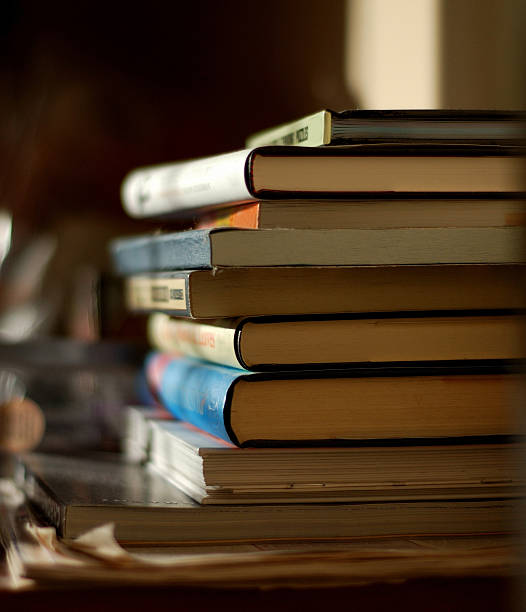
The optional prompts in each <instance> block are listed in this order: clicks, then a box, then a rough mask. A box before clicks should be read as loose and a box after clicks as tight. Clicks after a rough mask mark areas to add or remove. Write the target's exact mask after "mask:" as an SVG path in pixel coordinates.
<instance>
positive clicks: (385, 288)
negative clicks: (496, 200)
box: [125, 265, 524, 319]
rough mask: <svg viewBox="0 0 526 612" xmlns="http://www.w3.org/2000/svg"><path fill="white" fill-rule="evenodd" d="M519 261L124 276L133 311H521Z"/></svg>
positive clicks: (197, 314)
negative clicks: (500, 263) (503, 264)
mask: <svg viewBox="0 0 526 612" xmlns="http://www.w3.org/2000/svg"><path fill="white" fill-rule="evenodd" d="M523 286H524V268H523V267H522V266H498V265H494V266H483V265H478V266H471V265H465V266H447V265H444V266H398V267H397V266H392V267H377V266H361V267H339V268H338V267H324V268H321V267H299V266H297V267H283V268H222V269H219V270H182V271H179V272H166V273H157V274H139V275H134V276H131V277H129V278H127V279H126V282H125V291H126V303H127V305H128V307H129V308H130V309H131V310H133V311H138V312H151V311H161V312H166V313H168V314H173V315H176V316H182V317H190V318H196V319H207V318H214V319H215V318H218V317H239V316H260V315H278V314H279V315H288V314H324V313H328V314H332V313H338V312H341V313H343V312H345V313H352V312H381V311H405V310H407V311H415V310H474V309H502V308H511V309H514V308H516V309H521V308H523V307H524V292H523Z"/></svg>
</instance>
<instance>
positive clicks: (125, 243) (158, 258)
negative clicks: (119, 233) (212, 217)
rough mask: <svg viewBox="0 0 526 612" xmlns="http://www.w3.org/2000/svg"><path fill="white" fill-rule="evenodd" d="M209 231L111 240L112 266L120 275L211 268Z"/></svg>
mask: <svg viewBox="0 0 526 612" xmlns="http://www.w3.org/2000/svg"><path fill="white" fill-rule="evenodd" d="M212 231H213V230H212ZM210 232H211V230H194V231H190V232H170V233H167V234H152V235H147V236H140V237H138V238H120V239H117V240H114V241H112V243H111V244H110V252H111V258H112V262H113V267H114V269H115V271H116V272H117V273H118V274H120V275H123V276H126V275H129V274H141V273H143V272H155V271H157V270H172V269H178V270H194V269H198V268H210V265H211V263H210V262H211V256H212V253H211V248H210Z"/></svg>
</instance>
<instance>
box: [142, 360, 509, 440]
mask: <svg viewBox="0 0 526 612" xmlns="http://www.w3.org/2000/svg"><path fill="white" fill-rule="evenodd" d="M145 370H146V376H147V379H148V382H149V385H150V387H151V389H152V392H153V393H154V395H155V396H156V397H157V398H158V399H159V401H160V403H161V404H162V405H163V406H164V407H165V408H166V409H168V410H169V411H170V412H171V413H172V414H173V415H174V416H175V417H176V418H178V419H180V420H182V421H186V422H188V423H190V424H191V425H195V426H196V427H199V428H200V429H203V430H204V431H206V432H207V433H210V434H212V435H214V436H217V437H218V438H221V439H222V440H226V441H227V442H232V443H233V444H236V445H238V446H257V445H263V446H264V445H287V444H298V445H301V444H305V443H310V444H314V443H316V444H318V445H323V444H330V443H332V444H335V443H344V442H351V441H356V440H380V439H385V440H387V439H389V440H397V439H398V440H399V439H421V438H452V437H457V438H460V437H469V436H497V435H503V436H506V435H515V434H518V420H517V414H516V411H517V409H518V405H516V403H518V400H517V398H518V391H519V385H520V376H519V375H518V374H514V373H511V372H510V366H509V365H507V364H501V363H499V362H495V363H493V364H490V365H486V364H485V365H480V364H479V365H470V367H466V366H464V367H463V366H461V365H457V366H451V365H450V366H449V367H438V366H426V367H422V366H419V365H418V364H414V365H412V366H406V367H398V368H397V367H356V368H347V369H341V370H321V371H320V370H318V371H317V370H304V371H296V372H271V373H263V372H246V371H243V370H237V369H234V368H229V367H225V366H219V365H215V364H211V363H206V362H200V361H197V360H194V359H190V358H184V357H176V356H170V355H168V354H166V353H154V354H152V355H150V357H149V359H148V360H147V363H146V365H145Z"/></svg>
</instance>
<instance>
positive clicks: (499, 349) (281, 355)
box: [148, 311, 525, 371]
mask: <svg viewBox="0 0 526 612" xmlns="http://www.w3.org/2000/svg"><path fill="white" fill-rule="evenodd" d="M524 329H525V323H524V317H522V316H520V315H511V314H502V313H501V314H495V313H487V312H485V311H469V312H464V313H459V312H455V313H451V312H449V313H448V312H446V313H433V312H429V311H428V312H424V313H413V314H408V313H384V314H382V315H378V314H377V315H373V314H370V313H367V314H364V315H332V316H317V317H313V316H311V317H306V316H303V317H299V316H297V317H253V318H243V319H217V320H213V321H210V322H208V321H190V320H185V319H180V318H174V317H170V316H169V315H166V314H164V313H160V312H158V313H153V314H152V315H150V318H149V321H148V339H149V341H150V344H151V345H152V346H153V347H154V348H156V349H158V350H160V351H164V352H168V353H176V354H177V353H182V354H184V355H188V356H189V357H194V358H197V359H203V360H205V361H211V362H213V363H218V364H221V365H226V366H231V367H234V368H242V369H246V370H253V371H261V370H272V369H274V370H276V369H277V370H279V369H286V368H297V369H305V368H308V369H310V368H325V367H336V366H339V367H343V366H344V365H346V364H353V363H377V362H411V361H452V360H476V359H521V358H522V357H523V356H524V347H523V343H522V341H521V338H522V335H523V333H524Z"/></svg>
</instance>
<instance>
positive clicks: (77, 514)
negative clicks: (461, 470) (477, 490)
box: [18, 455, 517, 545]
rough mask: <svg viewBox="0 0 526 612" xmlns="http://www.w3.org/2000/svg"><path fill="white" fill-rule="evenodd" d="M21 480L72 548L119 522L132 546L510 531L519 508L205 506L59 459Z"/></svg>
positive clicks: (137, 475) (96, 465)
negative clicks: (79, 540) (84, 536)
mask: <svg viewBox="0 0 526 612" xmlns="http://www.w3.org/2000/svg"><path fill="white" fill-rule="evenodd" d="M18 482H19V483H20V484H22V485H23V486H24V487H25V490H26V492H27V494H28V496H29V497H30V499H31V500H32V501H33V503H34V504H36V505H37V506H39V507H40V509H41V510H42V512H43V514H44V515H45V516H46V517H47V519H48V520H49V522H50V523H51V524H52V525H54V526H55V527H56V528H57V530H58V533H59V535H60V536H61V537H62V538H64V539H65V540H71V539H74V538H77V537H78V536H80V535H82V534H83V533H84V532H86V531H87V530H89V529H92V528H93V527H97V526H99V525H102V524H104V523H108V522H112V523H114V524H115V536H116V537H117V539H118V540H119V541H120V542H123V543H125V542H126V543H129V544H141V543H164V544H174V545H175V544H179V543H186V544H190V543H206V542H257V541H262V540H291V541H293V540H328V539H338V540H339V539H342V538H353V537H369V536H371V537H374V536H393V535H414V534H430V535H431V534H433V535H446V534H457V535H461V534H473V533H510V532H511V531H512V529H513V523H512V520H511V518H512V517H513V516H514V512H515V511H516V504H517V500H513V499H494V498H493V499H485V500H470V501H465V500H464V501H463V500H456V499H455V500H453V501H450V500H445V501H417V502H403V503H393V502H389V503H381V502H379V503H367V504H361V503H347V504H284V505H280V506H278V505H271V504H252V505H247V504H239V505H228V506H226V505H225V506H206V505H201V504H198V503H196V502H195V501H193V500H192V499H190V498H189V497H188V496H186V495H185V494H184V493H183V492H182V491H181V490H180V489H178V488H177V487H176V486H174V485H173V484H171V483H170V482H169V481H168V480H166V479H165V478H163V477H161V476H160V475H158V474H157V473H155V472H154V471H152V470H149V469H148V468H145V467H142V466H138V465H126V464H123V463H120V462H119V461H117V460H115V459H113V460H109V459H106V460H102V459H80V458H75V457H65V456H53V455H29V456H26V457H24V459H23V464H22V465H21V468H20V470H19V471H18Z"/></svg>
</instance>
